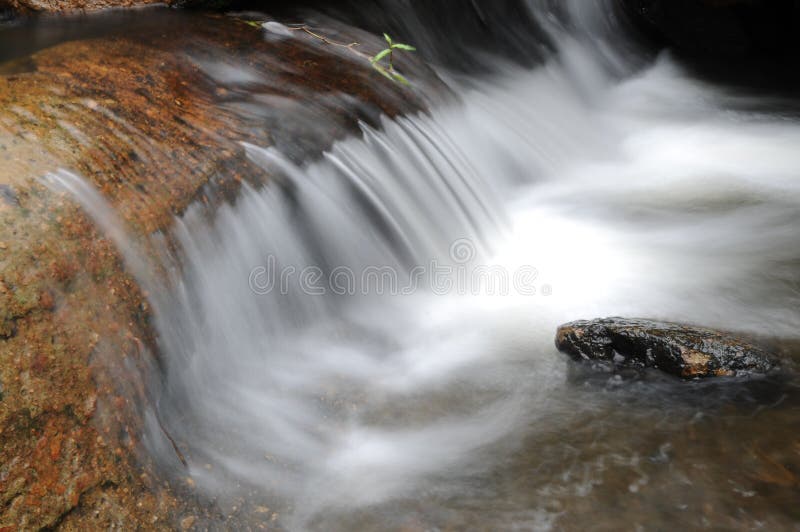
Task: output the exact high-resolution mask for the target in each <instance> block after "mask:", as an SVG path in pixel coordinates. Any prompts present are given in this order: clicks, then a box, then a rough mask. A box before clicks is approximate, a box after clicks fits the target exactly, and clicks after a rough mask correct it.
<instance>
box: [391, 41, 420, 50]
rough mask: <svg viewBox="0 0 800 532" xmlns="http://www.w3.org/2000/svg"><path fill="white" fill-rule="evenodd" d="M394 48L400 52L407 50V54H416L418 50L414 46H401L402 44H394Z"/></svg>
mask: <svg viewBox="0 0 800 532" xmlns="http://www.w3.org/2000/svg"><path fill="white" fill-rule="evenodd" d="M392 48H399V49H400V50H405V51H407V52H416V51H417V49H416V48H414V47H413V46H410V45H408V44H400V43H398V44H393V45H392Z"/></svg>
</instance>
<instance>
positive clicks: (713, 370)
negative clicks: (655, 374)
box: [556, 318, 775, 379]
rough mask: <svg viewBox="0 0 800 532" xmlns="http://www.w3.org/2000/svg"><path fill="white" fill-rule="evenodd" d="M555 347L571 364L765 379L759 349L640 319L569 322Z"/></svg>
mask: <svg viewBox="0 0 800 532" xmlns="http://www.w3.org/2000/svg"><path fill="white" fill-rule="evenodd" d="M556 347H557V348H558V349H559V350H560V351H562V352H564V353H567V354H568V355H570V356H571V357H572V358H574V359H576V360H600V361H607V362H609V363H613V364H614V365H616V366H623V367H636V368H645V367H651V368H657V369H660V370H662V371H664V372H667V373H670V374H672V375H676V376H678V377H682V378H684V379H690V378H695V377H718V376H736V375H747V374H759V373H767V372H769V371H770V370H772V369H774V368H775V363H774V362H773V361H772V360H771V357H770V355H769V354H768V353H767V352H766V351H764V350H763V349H761V348H759V347H756V346H754V345H752V344H750V343H748V342H747V341H745V340H743V339H741V338H739V337H736V336H734V335H731V334H729V333H725V332H720V331H715V330H712V329H705V328H702V327H693V326H689V325H681V324H677V323H669V322H661V321H652V320H645V319H626V318H606V319H596V320H591V321H583V320H581V321H574V322H571V323H567V324H565V325H562V326H561V327H559V328H558V332H557V334H556Z"/></svg>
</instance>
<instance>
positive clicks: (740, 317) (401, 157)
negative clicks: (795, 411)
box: [52, 1, 800, 529]
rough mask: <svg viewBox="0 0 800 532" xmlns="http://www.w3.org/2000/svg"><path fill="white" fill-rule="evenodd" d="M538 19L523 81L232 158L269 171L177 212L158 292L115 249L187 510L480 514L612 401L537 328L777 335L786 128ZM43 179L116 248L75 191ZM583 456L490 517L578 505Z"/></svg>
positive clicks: (664, 67) (301, 520)
mask: <svg viewBox="0 0 800 532" xmlns="http://www.w3.org/2000/svg"><path fill="white" fill-rule="evenodd" d="M546 4H547V3H544V2H529V5H530V8H531V12H532V13H533V14H534V15H535V16H536V17H538V18H539V19H540V20H541V23H542V27H543V28H544V30H545V33H547V35H549V37H550V39H552V41H553V42H554V43H555V52H553V53H552V54H550V55H549V56H548V58H547V59H546V60H545V62H544V63H543V64H541V65H540V66H538V67H535V68H531V69H527V68H523V67H520V66H514V65H511V64H506V63H502V62H499V63H498V64H496V65H494V73H493V74H491V75H490V76H485V77H483V78H480V79H471V80H469V81H459V77H458V76H455V77H454V78H452V79H451V84H452V85H453V88H454V90H455V91H456V92H457V94H458V96H459V101H458V102H457V103H450V104H448V105H442V106H441V107H439V108H436V109H434V110H432V112H431V113H430V114H423V115H418V116H408V117H405V118H398V119H396V120H394V121H390V120H384V121H383V123H382V125H381V127H380V128H379V129H371V128H369V127H368V126H366V125H365V126H363V129H362V134H361V135H360V136H358V137H352V138H349V139H347V140H344V141H342V142H339V143H337V144H336V145H335V146H334V147H333V148H332V149H330V150H329V151H328V152H327V153H326V154H325V155H324V157H323V158H322V159H320V160H317V161H307V162H304V163H302V164H297V163H294V162H291V161H290V159H289V158H288V157H287V156H286V155H285V154H282V153H280V152H279V151H278V150H276V149H274V148H264V147H260V146H257V145H254V144H247V145H246V146H245V147H246V150H247V153H248V156H249V158H250V159H251V160H252V161H253V162H254V163H255V164H257V165H259V166H262V167H263V168H264V170H265V173H267V174H269V175H270V176H272V180H271V181H270V182H269V183H268V184H267V185H266V186H264V187H262V188H252V187H250V186H244V187H243V189H242V191H241V193H240V195H239V197H238V198H237V200H236V201H235V202H234V203H231V204H228V205H224V206H222V207H221V208H219V209H218V210H217V211H216V212H215V214H214V216H213V217H209V216H208V215H207V214H208V213H207V212H206V208H205V207H204V206H202V205H195V206H193V207H192V208H190V209H189V210H188V212H186V213H185V214H184V215H183V216H181V217H180V218H179V219H177V220H176V221H175V226H174V229H173V233H172V235H171V238H172V240H173V241H174V242H176V243H177V245H176V251H174V252H171V251H167V248H166V247H164V248H163V260H164V265H163V266H164V267H165V268H166V270H167V271H168V275H167V278H166V279H164V278H163V277H161V276H159V275H156V274H155V273H148V272H146V271H143V270H146V269H147V267H146V265H144V264H143V263H142V261H141V260H139V259H135V257H129V256H128V255H129V254H126V255H125V256H126V259H127V260H128V261H129V262H131V263H134V264H135V267H134V268H132V271H133V272H134V274H135V275H136V276H137V277H138V278H139V281H140V282H141V283H142V284H143V285H144V286H145V287H146V289H147V291H148V293H150V294H151V304H152V307H153V312H154V326H155V328H156V331H157V336H158V349H159V351H160V354H161V356H162V357H163V360H164V362H165V374H164V376H163V383H162V384H161V386H160V387H159V392H158V393H159V397H158V403H157V408H158V416H159V419H160V420H161V423H163V425H164V426H165V427H167V428H168V430H169V432H170V434H171V435H172V437H173V438H174V439H175V440H176V441H179V442H183V443H185V445H186V446H187V448H188V453H186V454H187V459H188V468H189V471H188V474H189V475H190V476H191V477H193V478H194V479H195V480H196V482H197V484H198V486H199V487H200V488H201V489H202V490H203V491H204V492H205V493H207V494H209V495H212V496H214V497H218V498H219V499H220V500H222V501H224V500H228V499H230V500H233V499H235V497H236V496H237V494H240V493H246V492H250V490H255V491H257V492H258V493H263V494H266V495H265V496H268V497H275V498H277V499H278V500H281V501H283V504H284V505H285V507H286V508H290V510H287V511H288V514H289V515H290V517H287V518H286V521H285V522H284V525H285V526H287V527H289V528H296V529H305V528H309V527H314V526H315V523H317V525H318V521H317V520H318V519H319V518H320V516H321V515H323V514H327V515H330V514H334V513H336V512H344V513H347V512H349V511H360V510H363V509H368V508H373V507H376V506H380V505H389V504H392V503H393V502H397V501H400V503H402V504H412V505H416V506H415V507H417V506H424V505H425V501H426V499H428V498H433V499H436V500H448V497H451V496H453V494H461V495H464V494H468V495H467V496H469V497H474V498H480V497H490V498H492V497H497V498H500V497H499V495H497V494H493V495H487V494H486V491H487V490H488V491H491V489H489V488H485V489H484V488H478V487H475V486H474V482H473V480H474V479H475V478H485V476H486V475H490V474H491V471H492V470H493V469H494V468H497V467H500V465H501V464H502V463H503V461H504V459H505V458H504V457H507V456H511V455H513V454H514V453H515V452H517V451H518V450H519V449H520V448H522V446H523V445H524V442H525V441H527V440H528V439H530V438H534V437H543V435H544V434H548V433H549V432H548V431H551V430H555V429H557V428H562V429H564V428H569V427H574V426H580V424H581V423H586V424H587V426H592V427H598V426H599V425H591V423H597V424H602V421H591V420H592V419H594V418H592V417H591V415H593V414H595V413H596V412H597V411H598V410H603V409H604V408H610V406H609V405H608V404H606V403H602V401H601V400H599V399H598V400H596V401H595V402H591V401H589V400H588V399H587V400H586V401H583V399H581V401H576V400H575V399H574V395H575V393H576V392H574V391H570V389H569V387H568V384H567V382H568V379H566V378H565V375H566V373H567V369H566V362H565V361H564V360H563V358H561V357H560V356H559V355H558V354H557V353H556V352H555V348H554V347H553V345H552V336H553V333H554V330H555V327H556V326H557V325H558V324H559V323H561V322H563V321H567V320H571V319H578V318H592V317H596V316H604V315H636V316H639V315H642V316H649V317H656V318H666V319H676V320H680V321H696V322H699V323H703V324H708V325H719V326H724V327H725V328H728V329H740V330H745V331H753V332H762V333H763V332H768V333H771V334H775V335H785V336H795V335H796V331H797V329H798V326H800V316H799V315H798V313H797V312H796V310H795V309H796V308H797V304H798V292H797V288H796V287H797V286H798V284H797V283H798V281H800V279H798V270H797V268H796V266H793V265H795V264H796V263H797V261H798V259H800V256H798V249H800V246H798V244H800V236H798V233H797V231H796V230H794V228H795V227H796V223H797V222H798V220H797V218H798V215H797V213H798V212H800V208H799V207H800V181H798V179H797V177H798V175H797V173H798V168H800V151H798V150H797V149H796V148H797V146H799V145H800V124H798V122H797V121H796V119H792V118H791V117H788V116H786V115H785V114H783V113H782V111H781V109H782V107H781V102H778V101H775V102H764V101H763V100H755V99H753V98H752V97H750V96H748V95H747V94H743V93H734V92H731V91H728V90H726V89H723V88H719V87H716V86H713V85H711V84H709V83H706V82H703V81H700V80H697V79H694V78H692V77H691V76H690V75H689V74H687V73H686V72H684V71H683V70H682V69H681V67H680V66H679V65H678V64H677V63H676V62H675V61H673V59H672V58H671V57H670V56H669V55H668V54H665V55H662V56H660V57H659V58H657V59H656V60H654V61H653V62H652V63H650V64H647V65H646V66H644V67H641V68H640V67H639V65H638V64H637V63H636V61H633V60H632V57H633V56H632V55H631V49H630V47H629V46H627V47H625V46H622V45H623V44H624V43H619V42H615V41H614V40H613V39H614V38H616V39H619V37H618V36H617V37H612V35H613V34H614V32H615V31H616V30H617V29H618V27H617V26H615V24H616V22H615V19H614V18H613V17H610V16H609V15H608V14H607V11H605V7H604V6H605V4H604V3H601V2H578V1H573V2H568V3H566V4H565V5H564V6H561V7H560V8H559V9H554V10H552V11H551V10H547V9H545V7H543V6H545V5H546ZM420 31H422V29H420ZM532 46H533V44H532ZM637 61H641V59H637ZM443 75H446V72H444V73H443ZM52 180H53V182H55V183H56V184H57V185H58V186H61V187H66V188H68V189H70V190H71V192H73V193H74V195H75V196H76V198H77V199H78V200H79V201H80V202H81V203H82V204H83V205H84V206H85V207H86V208H87V210H88V211H89V213H90V214H92V215H93V216H94V217H95V219H96V220H97V221H98V223H99V224H100V225H101V226H103V227H104V228H105V229H106V231H111V233H112V235H113V238H114V241H115V242H116V243H117V245H118V246H120V247H121V248H122V249H123V250H125V248H126V247H129V243H126V242H125V237H124V236H120V234H119V231H120V229H119V223H118V222H115V221H113V220H112V219H113V216H111V215H110V214H109V208H108V207H107V206H103V200H102V198H100V197H99V195H98V194H97V193H95V192H93V191H91V190H87V189H86V185H84V184H82V182H81V180H80V178H79V177H77V176H74V175H72V174H66V173H61V174H58V175H55V176H52ZM154 245H156V246H158V245H160V244H159V243H158V241H157V239H154ZM581 397H583V396H581ZM584 399H585V398H584ZM597 401H601V402H600V403H598V402H597ZM661 405H663V403H659V406H658V407H654V408H656V409H658V408H661ZM641 408H643V409H645V410H646V409H647V408H650V407H648V406H642V407H641ZM676 408H678V407H676ZM648 412H649V410H648ZM154 427H155V425H154ZM598 430H599V429H598ZM609 430H617V428H613V427H612V428H610V429H609ZM619 430H623V429H619ZM631 430H635V429H631ZM162 440H163V436H162V435H160V433H159V431H158V430H156V429H155V428H154V430H153V433H152V434H150V435H149V441H150V444H151V446H152V449H153V452H155V453H157V454H160V455H161V458H162V459H163V462H164V464H165V467H167V468H169V467H173V468H174V469H175V470H180V469H181V467H182V466H181V465H180V464H178V463H177V459H176V458H175V457H174V454H172V452H171V449H170V448H169V446H168V445H164V442H163V441H162ZM540 453H541V455H542V457H543V458H542V459H543V460H545V459H552V460H554V461H559V460H562V457H561V455H560V454H558V453H559V451H557V450H556V448H554V447H543V448H542V449H541V450H540ZM548 453H549V454H548ZM626 463H627V462H626ZM603 467H605V466H601V465H598V463H596V462H591V463H588V462H587V464H586V466H585V468H584V471H585V475H588V476H589V477H590V478H588V479H587V478H578V476H574V477H569V478H568V479H563V478H556V477H555V476H554V477H553V478H552V479H548V478H546V476H543V479H542V481H541V482H542V484H541V486H543V487H541V489H540V490H539V492H537V493H539V495H538V497H539V499H537V500H538V501H539V502H540V503H537V504H539V506H535V507H531V506H530V503H529V506H528V507H527V510H526V512H528V513H525V514H524V516H523V515H522V514H520V513H518V512H519V511H521V510H519V509H518V508H509V510H508V514H507V515H505V516H504V517H502V518H500V517H497V516H490V519H495V520H494V521H491V522H492V524H493V525H494V526H496V527H497V526H500V527H502V526H503V524H505V525H508V524H509V522H510V521H509V519H510V520H512V521H514V520H515V519H516V521H515V522H524V523H528V524H529V525H530V526H532V527H534V528H536V527H541V528H546V527H547V525H548V523H550V524H552V520H553V519H555V518H556V516H557V515H558V511H557V510H552V509H550V507H549V506H548V502H547V501H551V500H552V499H554V498H555V497H557V495H558V493H559V492H558V489H562V488H563V489H567V488H564V486H565V485H566V486H568V487H569V489H570V490H578V491H579V490H581V489H586V490H591V489H592V486H593V485H594V484H593V483H592V482H593V481H592V478H591V477H592V475H599V474H600V473H598V471H602V468H603ZM631 467H633V466H631ZM637 467H638V466H637ZM531 474H533V473H531ZM542 475H544V473H542ZM545 488H547V489H545ZM557 488H558V489H557ZM492 500H496V499H492ZM409 501H411V502H409ZM400 503H398V504H400ZM230 504H233V503H230ZM509 504H510V503H509ZM512 506H513V505H512ZM387 519H388V518H387ZM520 519H521V520H522V521H519V520H520ZM345 522H347V523H351V522H350V521H345ZM328 524H329V525H330V522H328ZM351 524H352V523H351ZM384 524H386V523H384ZM395 524H396V523H395ZM331 526H333V525H331Z"/></svg>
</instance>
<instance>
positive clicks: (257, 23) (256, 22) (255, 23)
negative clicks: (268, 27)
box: [244, 20, 263, 28]
mask: <svg viewBox="0 0 800 532" xmlns="http://www.w3.org/2000/svg"><path fill="white" fill-rule="evenodd" d="M244 23H245V24H249V25H251V26H253V27H254V28H260V27H261V25H262V24H263V22H261V21H260V20H245V21H244Z"/></svg>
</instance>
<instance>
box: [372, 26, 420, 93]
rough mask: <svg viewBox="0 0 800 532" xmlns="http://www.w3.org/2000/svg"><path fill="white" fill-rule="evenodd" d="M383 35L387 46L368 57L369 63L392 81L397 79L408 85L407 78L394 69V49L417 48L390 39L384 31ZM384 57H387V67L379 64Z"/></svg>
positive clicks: (414, 49) (408, 49)
mask: <svg viewBox="0 0 800 532" xmlns="http://www.w3.org/2000/svg"><path fill="white" fill-rule="evenodd" d="M383 36H384V37H385V38H386V42H387V43H389V47H388V48H386V49H384V50H381V51H380V52H378V53H377V54H375V56H374V57H372V58H371V59H370V63H372V68H374V69H375V70H377V71H378V72H380V73H381V75H383V76H385V77H387V78H389V79H390V80H392V81H398V82H400V83H402V84H403V85H409V83H408V80H407V79H406V78H405V77H403V75H402V74H400V73H399V72H398V71H396V70H395V69H394V52H395V50H403V51H405V52H416V51H417V49H416V48H414V47H413V46H410V45H408V44H403V43H399V42H394V41H392V38H391V37H389V35H387V34H386V33H384V34H383ZM386 58H388V60H389V66H388V67H386V66H383V65H382V64H381V61H382V60H383V59H386Z"/></svg>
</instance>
